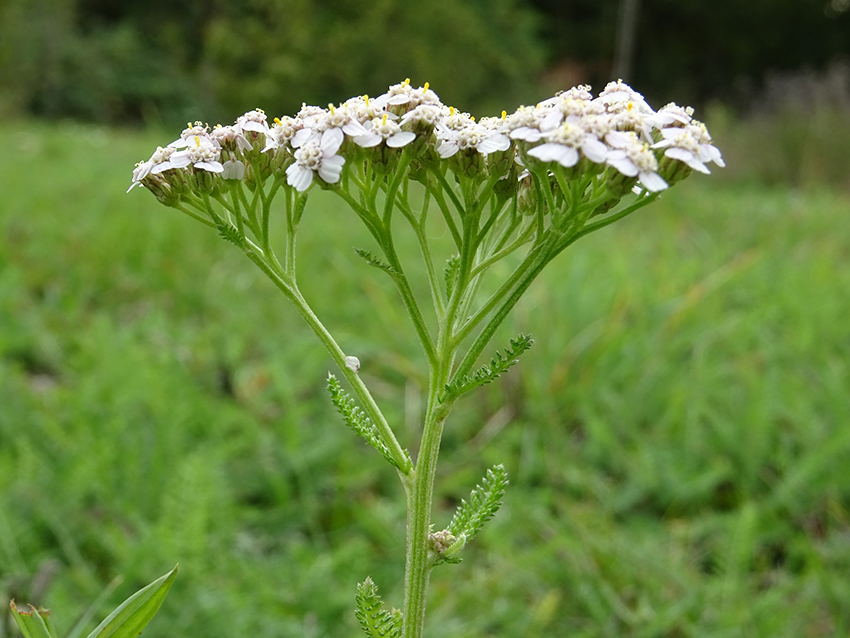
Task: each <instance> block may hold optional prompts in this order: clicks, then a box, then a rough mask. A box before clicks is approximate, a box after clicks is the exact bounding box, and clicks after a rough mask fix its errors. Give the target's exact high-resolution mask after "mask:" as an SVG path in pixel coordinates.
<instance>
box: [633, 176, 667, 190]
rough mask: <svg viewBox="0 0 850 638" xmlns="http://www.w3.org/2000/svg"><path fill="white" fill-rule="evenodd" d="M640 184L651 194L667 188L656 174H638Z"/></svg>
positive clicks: (665, 183)
mask: <svg viewBox="0 0 850 638" xmlns="http://www.w3.org/2000/svg"><path fill="white" fill-rule="evenodd" d="M639 177H640V183H641V184H643V186H644V188H646V190H648V191H649V192H651V193H657V192H659V191H663V190H664V189H666V188H668V184H667V182H665V181H664V179H663V178H662V177H661V175H659V174H658V173H640V174H639Z"/></svg>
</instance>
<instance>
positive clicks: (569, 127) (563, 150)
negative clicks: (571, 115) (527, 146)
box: [528, 122, 608, 168]
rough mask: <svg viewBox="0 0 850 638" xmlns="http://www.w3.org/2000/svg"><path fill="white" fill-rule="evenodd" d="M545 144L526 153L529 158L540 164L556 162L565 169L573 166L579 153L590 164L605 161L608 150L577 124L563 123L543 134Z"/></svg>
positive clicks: (577, 159)
mask: <svg viewBox="0 0 850 638" xmlns="http://www.w3.org/2000/svg"><path fill="white" fill-rule="evenodd" d="M545 139H546V142H545V143H543V144H541V145H539V146H535V147H534V148H532V149H531V150H529V151H528V154H529V155H530V156H531V157H536V158H537V159H539V160H540V161H542V162H558V164H560V165H561V166H563V167H565V168H570V167H572V166H575V165H576V164H577V163H578V161H579V157H580V156H579V151H581V154H583V155H584V156H585V157H587V158H588V159H589V160H591V161H592V162H595V163H597V164H600V163H602V162H604V161H605V159H606V157H607V155H608V149H607V148H606V147H605V145H604V144H603V143H602V142H600V141H599V140H598V139H597V138H596V136H594V135H589V134H588V133H587V131H585V130H584V128H583V127H582V126H581V125H580V124H579V123H576V124H571V123H569V122H565V123H564V124H562V125H561V126H559V127H558V128H556V129H555V130H554V131H550V132H549V133H546V134H545Z"/></svg>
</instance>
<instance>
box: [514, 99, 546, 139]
mask: <svg viewBox="0 0 850 638" xmlns="http://www.w3.org/2000/svg"><path fill="white" fill-rule="evenodd" d="M545 115H546V111H545V109H543V108H540V107H533V106H521V107H519V108H518V109H517V110H516V111H515V112H514V113H512V114H511V115H509V116H508V117H507V119H506V120H505V127H504V130H505V132H506V133H507V134H508V136H509V137H510V138H511V139H512V140H523V141H524V142H537V141H539V140H540V138H542V137H543V131H542V130H541V126H542V123H543V118H544V116H545Z"/></svg>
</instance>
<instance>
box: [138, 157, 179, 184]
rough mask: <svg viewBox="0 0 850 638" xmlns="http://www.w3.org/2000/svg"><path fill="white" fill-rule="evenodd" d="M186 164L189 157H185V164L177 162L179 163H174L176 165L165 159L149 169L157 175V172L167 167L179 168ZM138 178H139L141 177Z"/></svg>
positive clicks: (165, 169)
mask: <svg viewBox="0 0 850 638" xmlns="http://www.w3.org/2000/svg"><path fill="white" fill-rule="evenodd" d="M188 164H189V158H186V163H185V164H179V165H176V166H175V165H174V164H172V163H171V160H167V161H165V162H160V163H159V164H155V165H154V166H153V167H152V168H151V169H150V172H151V173H153V174H154V175H157V174H159V173H162V172H164V171H167V170H168V169H169V168H181V167H183V166H188ZM139 179H141V177H140V178H139Z"/></svg>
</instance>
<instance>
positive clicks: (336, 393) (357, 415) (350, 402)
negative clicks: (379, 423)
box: [328, 374, 413, 473]
mask: <svg viewBox="0 0 850 638" xmlns="http://www.w3.org/2000/svg"><path fill="white" fill-rule="evenodd" d="M328 392H329V393H330V395H331V402H333V404H334V407H336V409H337V411H338V412H339V413H340V414H341V415H342V418H343V419H345V423H346V424H347V425H348V427H350V428H351V429H352V430H354V431H355V432H356V433H357V434H359V435H360V436H362V437H363V438H364V439H366V442H367V443H368V444H369V445H371V446H372V447H373V448H375V449H376V450H378V452H380V453H381V454H382V455H383V457H384V458H385V459H387V461H389V463H390V465H392V466H393V467H395V468H398V469H399V470H401V471H402V472H404V473H406V472H408V471H410V468H411V466H412V465H413V463H412V461H411V460H410V457H406V460H407V463H405V467H399V465H398V463H396V461H395V459H393V456H392V454H390V451H389V448H387V445H386V443H384V440H383V439H382V438H381V434H380V432H378V428H377V427H375V424H374V423H373V422H372V419H370V418H369V417H368V416H366V413H365V412H363V410H361V409H360V408H358V407H357V405H356V404H355V403H354V399H352V398H351V397H350V396H349V394H348V393H347V392H346V391H345V390H343V389H342V386H341V385H340V383H339V380H338V379H337V378H336V377H335V376H334V375H332V374H329V375H328Z"/></svg>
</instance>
